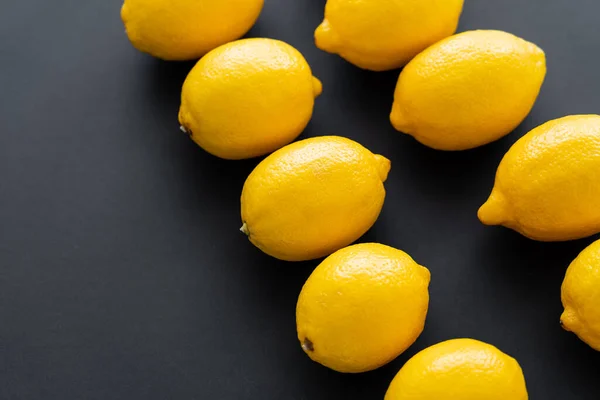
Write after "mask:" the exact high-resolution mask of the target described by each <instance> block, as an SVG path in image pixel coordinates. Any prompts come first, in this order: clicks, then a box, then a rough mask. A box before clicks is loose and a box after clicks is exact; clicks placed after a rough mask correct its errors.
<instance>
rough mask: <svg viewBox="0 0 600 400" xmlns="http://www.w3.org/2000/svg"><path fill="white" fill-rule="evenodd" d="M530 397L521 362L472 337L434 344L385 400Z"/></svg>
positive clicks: (410, 362) (398, 379)
mask: <svg viewBox="0 0 600 400" xmlns="http://www.w3.org/2000/svg"><path fill="white" fill-rule="evenodd" d="M484 399H485V400H527V399H528V395H527V387H526V385H525V377H524V376H523V371H522V370H521V367H520V366H519V363H518V362H517V361H516V360H515V359H514V358H512V357H510V356H508V355H506V354H504V353H503V352H501V351H500V350H498V349H497V348H496V347H494V346H492V345H489V344H486V343H483V342H479V341H477V340H473V339H454V340H448V341H446V342H442V343H439V344H436V345H434V346H431V347H429V348H427V349H425V350H423V351H421V352H420V353H417V355H415V356H414V357H413V358H411V359H410V360H408V362H407V363H406V364H405V365H404V367H402V369H401V370H400V372H398V375H396V377H395V378H394V380H393V381H392V384H391V385H390V387H389V389H388V391H387V394H386V395H385V400H484Z"/></svg>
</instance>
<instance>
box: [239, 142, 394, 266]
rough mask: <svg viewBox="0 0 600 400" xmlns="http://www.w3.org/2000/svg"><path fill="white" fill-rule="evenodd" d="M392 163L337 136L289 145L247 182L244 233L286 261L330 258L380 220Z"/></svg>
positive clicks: (256, 244) (242, 203)
mask: <svg viewBox="0 0 600 400" xmlns="http://www.w3.org/2000/svg"><path fill="white" fill-rule="evenodd" d="M390 168H391V163H390V161H389V160H388V159H387V158H385V157H383V156H380V155H376V154H373V153H372V152H371V151H369V150H368V149H366V148H364V147H363V146H361V145H360V144H358V143H356V142H355V141H353V140H350V139H347V138H343V137H339V136H323V137H315V138H311V139H305V140H301V141H298V142H295V143H292V144H290V145H287V146H285V147H283V148H281V149H279V150H277V151H276V152H274V153H273V154H271V155H270V156H268V157H267V158H265V159H264V160H263V161H262V162H260V163H259V164H258V165H257V167H256V168H255V169H254V171H252V173H251V174H250V176H248V179H246V182H245V183H244V187H243V189H242V196H241V220H242V228H241V231H242V232H243V233H244V234H246V235H247V236H248V239H249V240H250V242H252V244H254V245H255V246H256V247H258V248H259V249H260V250H262V251H263V252H264V253H266V254H269V255H271V256H273V257H275V258H278V259H281V260H285V261H306V260H312V259H316V258H321V257H325V256H328V255H329V254H331V253H333V252H335V251H336V250H339V249H340V248H343V247H345V246H348V245H350V244H351V243H352V242H354V241H356V240H357V239H358V238H360V237H361V236H362V235H363V234H364V233H366V232H367V231H368V230H369V229H370V228H371V226H373V224H374V223H375V221H376V220H377V219H378V217H379V214H380V212H381V209H382V207H383V203H384V200H385V188H384V182H385V180H386V179H387V176H388V173H389V171H390ZM307 216H310V217H307Z"/></svg>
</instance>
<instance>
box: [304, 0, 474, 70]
mask: <svg viewBox="0 0 600 400" xmlns="http://www.w3.org/2000/svg"><path fill="white" fill-rule="evenodd" d="M463 3H464V0H394V1H387V0H328V1H327V5H326V6H325V19H324V20H323V23H321V25H320V26H319V27H318V28H317V30H316V32H315V41H316V44H317V47H319V48H320V49H321V50H324V51H327V52H329V53H335V54H339V55H340V56H341V57H343V58H344V59H346V60H347V61H349V62H351V63H352V64H354V65H356V66H358V67H360V68H364V69H370V70H373V71H384V70H389V69H394V68H399V67H401V66H403V65H404V64H406V63H407V62H408V61H410V59H411V58H413V57H414V56H415V55H417V54H418V53H420V52H421V51H422V50H424V49H425V48H426V47H428V46H430V45H432V44H433V43H435V42H437V41H439V40H441V39H443V38H445V37H448V36H450V35H452V34H453V33H454V32H455V31H456V27H457V25H458V19H459V17H460V13H461V12H462V7H463Z"/></svg>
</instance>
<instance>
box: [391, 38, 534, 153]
mask: <svg viewBox="0 0 600 400" xmlns="http://www.w3.org/2000/svg"><path fill="white" fill-rule="evenodd" d="M545 76H546V58H545V55H544V52H543V51H542V50H541V49H540V48H539V47H537V46H536V45H534V44H532V43H529V42H527V41H525V40H523V39H521V38H518V37H516V36H514V35H511V34H510V33H506V32H501V31H485V30H481V31H470V32H464V33H461V34H458V35H454V36H451V37H449V38H447V39H444V40H442V41H441V42H439V43H436V44H434V45H433V46H431V47H429V48H428V49H427V50H425V51H423V52H422V53H421V54H419V55H418V56H417V57H415V58H414V59H413V60H412V61H411V62H410V63H409V64H408V65H407V66H406V68H404V70H403V71H402V73H401V74H400V77H399V79H398V84H397V86H396V92H395V94H394V105H393V107H392V112H391V115H390V119H391V121H392V125H394V127H395V128H396V129H397V130H399V131H401V132H404V133H407V134H409V135H411V136H413V137H414V138H415V139H417V140H418V141H419V142H421V143H423V144H425V145H426V146H429V147H432V148H434V149H438V150H466V149H471V148H474V147H478V146H481V145H484V144H486V143H490V142H492V141H494V140H497V139H499V138H501V137H502V136H505V135H507V134H508V133H510V132H511V131H512V130H514V129H515V128H516V127H517V126H518V125H519V124H520V123H521V122H522V121H523V119H525V117H526V116H527V114H529V112H530V111H531V108H532V107H533V104H534V103H535V100H536V99H537V96H538V94H539V91H540V88H541V86H542V83H543V81H544V77H545Z"/></svg>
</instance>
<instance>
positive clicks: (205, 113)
mask: <svg viewBox="0 0 600 400" xmlns="http://www.w3.org/2000/svg"><path fill="white" fill-rule="evenodd" d="M320 93H321V82H319V80H318V79H316V78H314V77H313V76H312V72H311V70H310V67H309V66H308V63H307V62H306V60H305V59H304V57H303V56H302V54H300V53H299V52H298V50H296V49H294V48H293V47H292V46H290V45H289V44H287V43H284V42H281V41H279V40H273V39H244V40H239V41H236V42H232V43H229V44H226V45H223V46H221V47H218V48H216V49H215V50H213V51H211V52H210V53H208V54H207V55H206V56H204V57H203V58H202V59H201V60H200V61H199V62H198V64H196V66H195V67H194V68H193V69H192V70H191V71H190V73H189V75H188V77H187V79H186V80H185V83H184V84H183V90H182V93H181V109H180V111H179V122H180V123H181V126H182V129H183V130H184V131H185V132H187V133H189V134H190V136H191V137H192V139H193V140H194V141H195V142H196V143H197V144H198V145H199V146H200V147H202V148H203V149H204V150H206V151H208V152H209V153H211V154H214V155H216V156H218V157H221V158H226V159H232V160H234V159H243V158H252V157H257V156H261V155H264V154H267V153H270V152H272V151H274V150H276V149H278V148H280V147H282V146H284V145H286V144H288V143H290V142H291V141H293V140H294V139H295V138H296V137H297V136H298V135H300V133H302V131H303V130H304V128H305V127H306V125H307V124H308V122H309V121H310V119H311V117H312V112H313V107H314V102H315V98H316V97H317V96H318V95H319V94H320Z"/></svg>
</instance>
